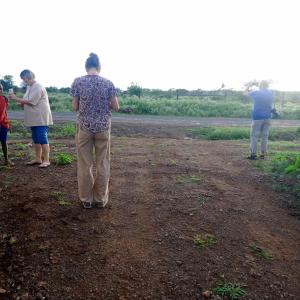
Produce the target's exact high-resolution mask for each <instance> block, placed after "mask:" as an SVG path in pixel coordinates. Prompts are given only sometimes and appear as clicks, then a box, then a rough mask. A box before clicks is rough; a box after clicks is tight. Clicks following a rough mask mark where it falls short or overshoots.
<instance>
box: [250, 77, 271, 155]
mask: <svg viewBox="0 0 300 300" xmlns="http://www.w3.org/2000/svg"><path fill="white" fill-rule="evenodd" d="M249 89H250V86H248V87H247V89H246V93H247V94H248V95H249V96H250V97H251V99H252V102H253V108H252V124H251V134H250V148H249V152H250V153H249V156H248V157H247V158H248V159H250V160H255V159H257V154H256V152H257V140H258V137H259V136H260V137H261V148H260V151H261V154H260V158H261V159H264V158H265V156H266V154H267V146H268V137H269V129H270V126H271V117H272V106H273V98H274V95H273V91H272V90H269V82H268V81H266V80H262V81H261V82H260V84H259V90H257V91H252V92H249Z"/></svg>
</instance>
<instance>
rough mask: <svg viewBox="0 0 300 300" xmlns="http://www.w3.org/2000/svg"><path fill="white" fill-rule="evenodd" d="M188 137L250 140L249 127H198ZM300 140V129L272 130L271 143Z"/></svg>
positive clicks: (188, 131)
mask: <svg viewBox="0 0 300 300" xmlns="http://www.w3.org/2000/svg"><path fill="white" fill-rule="evenodd" d="M187 135H188V136H190V137H192V138H197V139H204V140H245V139H247V140H249V139H250V123H249V127H198V128H192V129H188V130H187ZM299 139H300V127H299V128H276V127H275V128H272V127H271V129H270V134H269V140H270V141H294V140H299Z"/></svg>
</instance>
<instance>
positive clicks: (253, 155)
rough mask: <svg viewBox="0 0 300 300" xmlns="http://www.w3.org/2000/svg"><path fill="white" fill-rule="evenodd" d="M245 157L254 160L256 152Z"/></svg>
mask: <svg viewBox="0 0 300 300" xmlns="http://www.w3.org/2000/svg"><path fill="white" fill-rule="evenodd" d="M247 159H250V160H256V159H257V156H256V154H251V155H249V156H248V157H247Z"/></svg>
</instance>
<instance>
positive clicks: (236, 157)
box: [0, 136, 300, 300]
mask: <svg viewBox="0 0 300 300" xmlns="http://www.w3.org/2000/svg"><path fill="white" fill-rule="evenodd" d="M18 143H19V144H20V141H18ZM245 146H246V144H242V143H240V142H229V141H228V142H220V141H215V142H213V141H199V140H183V139H180V138H177V139H166V138H151V137H147V138H145V137H143V136H140V137H138V138H134V137H122V136H120V137H116V136H115V137H113V141H112V149H111V151H112V165H111V183H110V202H109V205H108V207H107V208H105V209H103V210H99V209H91V210H84V209H83V208H82V207H81V206H80V204H79V203H78V199H77V185H76V162H75V161H74V162H73V163H72V164H71V165H67V166H55V165H54V164H52V165H51V166H50V167H49V169H46V170H40V169H38V168H37V167H25V166H24V162H25V161H26V159H28V158H27V153H28V151H29V149H27V148H26V149H25V150H23V151H20V150H19V149H18V147H17V145H16V144H15V143H13V142H11V144H10V149H11V150H12V153H13V156H15V157H17V159H16V160H15V162H16V165H15V167H14V168H12V169H0V220H1V222H0V291H1V289H3V290H4V291H3V290H2V294H0V299H51V300H68V299H76V300H87V299H94V300H99V299H100V300H101V299H122V300H124V299H130V300H131V299H180V300H184V299H187V300H190V299H203V297H202V292H203V291H204V290H206V289H212V288H213V287H215V286H216V285H217V284H218V283H222V282H232V283H236V284H239V285H240V286H242V287H243V288H245V290H246V292H247V294H246V296H245V297H244V298H243V299H247V300H251V299H252V300H254V299H255V300H262V299H271V300H278V299H287V300H292V299H293V300H296V299H300V294H299V274H300V247H299V241H300V220H299V219H297V218H296V217H293V216H291V215H290V213H291V211H290V210H289V209H288V208H287V206H286V204H285V203H286V202H287V201H288V199H289V197H290V196H289V195H287V194H280V193H277V192H274V191H273V190H272V188H271V181H270V179H269V178H268V177H267V176H265V175H263V174H261V173H260V172H259V171H258V170H257V169H256V168H255V167H254V165H253V164H252V163H251V162H249V161H246V160H245V159H243V155H242V154H243V151H244V150H245V149H246V148H245ZM51 147H52V157H54V156H55V154H56V153H59V152H67V153H70V154H72V155H74V154H75V145H74V141H73V140H57V141H52V146H51ZM205 234H211V235H213V236H214V237H215V238H216V241H217V242H216V244H213V245H210V246H207V247H203V248H198V247H197V246H196V245H195V244H194V238H195V236H197V235H205ZM255 249H256V251H255ZM257 249H258V250H257ZM259 249H260V250H259ZM266 254H268V255H266ZM18 297H19V298H18ZM214 299H216V298H214Z"/></svg>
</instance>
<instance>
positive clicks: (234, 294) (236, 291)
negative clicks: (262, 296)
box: [212, 282, 246, 300]
mask: <svg viewBox="0 0 300 300" xmlns="http://www.w3.org/2000/svg"><path fill="white" fill-rule="evenodd" d="M212 291H213V293H214V294H215V295H217V296H221V297H225V296H226V297H229V299H231V300H238V299H241V298H242V297H243V296H244V295H245V294H246V291H245V289H243V288H242V287H240V286H238V285H235V284H232V283H226V282H224V283H221V284H219V285H218V286H217V287H215V288H213V290H212Z"/></svg>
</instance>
